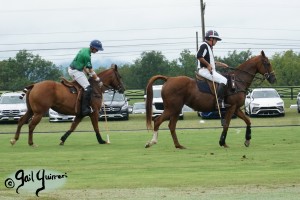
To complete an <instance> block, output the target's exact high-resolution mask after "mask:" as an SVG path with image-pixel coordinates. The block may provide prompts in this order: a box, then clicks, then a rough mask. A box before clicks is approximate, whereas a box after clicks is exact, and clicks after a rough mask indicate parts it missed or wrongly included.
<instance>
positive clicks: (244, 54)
mask: <svg viewBox="0 0 300 200" xmlns="http://www.w3.org/2000/svg"><path fill="white" fill-rule="evenodd" d="M255 56H256V55H255ZM251 57H253V55H252V52H251V51H250V50H247V51H241V52H239V53H238V52H237V51H233V52H228V54H227V56H224V57H216V60H218V61H221V62H224V63H226V64H228V65H229V66H230V67H231V68H235V67H237V66H239V65H240V64H241V63H243V62H245V61H246V60H248V59H250V58H251ZM269 60H270V62H271V64H272V66H273V69H274V71H275V74H276V78H277V83H276V84H275V85H276V86H300V79H299V77H300V54H299V53H295V52H294V51H292V50H288V51H285V52H282V53H276V54H274V55H273V56H272V57H271V58H270V57H269ZM94 69H95V71H96V72H100V71H102V70H105V69H106V68H105V67H103V66H97V67H96V66H94ZM196 70H197V59H196V56H195V55H194V54H192V53H191V52H190V51H189V50H186V49H185V50H183V51H182V52H181V53H180V57H179V58H178V59H174V60H171V61H169V60H167V59H166V57H165V56H164V55H163V54H162V53H161V52H160V51H150V52H143V53H141V56H140V57H139V58H138V59H136V60H134V61H133V63H132V64H124V65H121V66H119V71H120V74H121V75H122V79H123V82H124V84H125V85H126V88H127V89H145V87H146V85H147V82H148V80H149V79H150V77H152V76H154V75H157V74H161V75H166V76H182V75H184V76H189V77H191V78H194V77H195V71H196ZM222 70H223V71H222V72H223V73H226V72H227V71H228V70H232V69H222ZM226 70H227V71H226ZM63 75H66V68H64V67H62V66H56V65H55V64H54V63H53V62H51V61H47V60H45V59H43V58H42V57H40V56H39V55H33V54H32V53H30V52H27V51H26V50H21V51H19V52H18V53H17V54H16V56H15V57H14V58H9V59H8V60H2V61H0V90H8V91H18V90H22V89H23V88H24V86H26V85H29V84H32V83H36V82H40V81H43V80H54V81H60V77H61V76H63ZM66 76H68V75H66ZM257 76H258V75H257ZM158 84H159V82H158ZM257 86H268V83H267V81H264V82H263V83H261V82H259V83H258V82H253V85H252V86H251V87H257Z"/></svg>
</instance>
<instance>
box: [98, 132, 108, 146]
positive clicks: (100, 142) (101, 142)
mask: <svg viewBox="0 0 300 200" xmlns="http://www.w3.org/2000/svg"><path fill="white" fill-rule="evenodd" d="M96 137H97V140H98V143H99V144H106V141H104V140H103V139H102V137H101V135H100V133H96Z"/></svg>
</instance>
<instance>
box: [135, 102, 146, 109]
mask: <svg viewBox="0 0 300 200" xmlns="http://www.w3.org/2000/svg"><path fill="white" fill-rule="evenodd" d="M133 109H135V110H137V109H145V104H144V103H138V104H134V105H133Z"/></svg>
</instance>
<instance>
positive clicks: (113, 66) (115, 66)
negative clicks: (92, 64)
mask: <svg viewBox="0 0 300 200" xmlns="http://www.w3.org/2000/svg"><path fill="white" fill-rule="evenodd" d="M110 68H113V69H115V70H118V65H117V64H111V66H110Z"/></svg>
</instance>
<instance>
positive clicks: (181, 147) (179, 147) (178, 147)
mask: <svg viewBox="0 0 300 200" xmlns="http://www.w3.org/2000/svg"><path fill="white" fill-rule="evenodd" d="M176 149H186V148H185V147H184V146H181V145H179V146H176Z"/></svg>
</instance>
